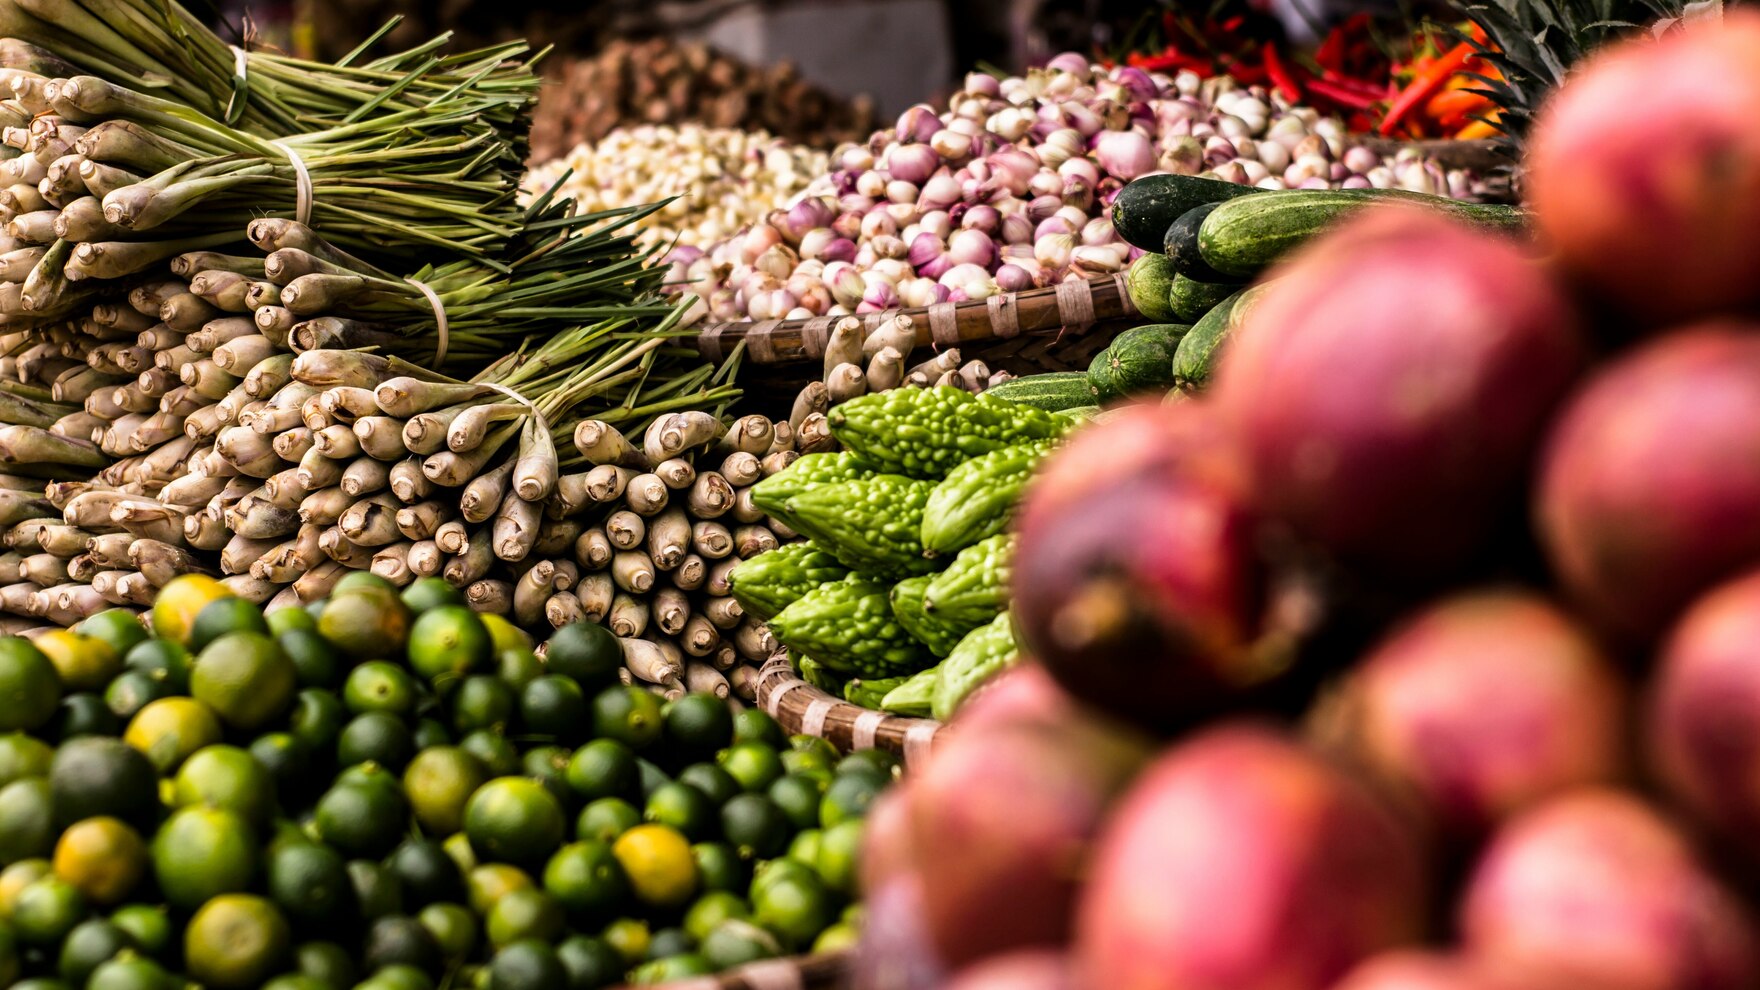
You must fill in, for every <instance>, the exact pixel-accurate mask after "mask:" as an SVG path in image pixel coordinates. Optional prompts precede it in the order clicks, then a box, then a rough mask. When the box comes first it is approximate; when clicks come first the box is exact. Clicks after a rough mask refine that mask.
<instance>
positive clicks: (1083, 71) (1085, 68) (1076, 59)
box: [1045, 52, 1094, 79]
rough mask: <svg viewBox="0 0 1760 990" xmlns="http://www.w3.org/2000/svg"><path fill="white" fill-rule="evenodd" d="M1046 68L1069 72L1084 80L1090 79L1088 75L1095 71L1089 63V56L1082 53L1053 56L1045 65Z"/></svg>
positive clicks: (1064, 53) (1065, 53)
mask: <svg viewBox="0 0 1760 990" xmlns="http://www.w3.org/2000/svg"><path fill="white" fill-rule="evenodd" d="M1045 68H1047V69H1051V70H1053V71H1055V72H1068V73H1070V74H1071V75H1074V76H1077V77H1079V78H1082V79H1086V78H1088V75H1089V74H1090V73H1091V72H1093V71H1094V67H1093V65H1092V63H1090V62H1089V61H1088V56H1086V55H1083V54H1082V53H1080V52H1059V53H1058V54H1056V55H1053V56H1051V58H1050V60H1048V61H1047V62H1046V63H1045Z"/></svg>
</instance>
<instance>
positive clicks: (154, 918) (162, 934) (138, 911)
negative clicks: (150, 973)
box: [110, 904, 171, 956]
mask: <svg viewBox="0 0 1760 990" xmlns="http://www.w3.org/2000/svg"><path fill="white" fill-rule="evenodd" d="M110 920H111V921H112V922H114V923H115V924H116V927H118V928H121V929H122V930H123V931H125V932H127V933H128V937H129V938H130V939H131V940H132V941H133V942H134V945H135V948H137V949H139V950H140V951H142V952H144V953H146V954H147V955H149V956H157V955H160V954H162V953H164V951H165V949H166V947H167V946H169V945H170V944H171V919H170V918H169V917H167V916H166V913H165V909H164V908H163V907H159V906H157V905H153V904H124V905H123V906H121V907H119V908H117V909H116V910H115V911H114V912H113V913H112V914H111V915H110Z"/></svg>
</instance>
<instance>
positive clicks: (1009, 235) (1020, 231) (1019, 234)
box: [1002, 213, 1033, 244]
mask: <svg viewBox="0 0 1760 990" xmlns="http://www.w3.org/2000/svg"><path fill="white" fill-rule="evenodd" d="M1002 240H1003V241H1004V242H1005V243H1008V244H1028V243H1031V242H1032V240H1033V222H1032V221H1031V220H1028V219H1027V218H1026V217H1025V216H1022V215H1021V214H1019V213H1011V214H1009V215H1008V216H1005V217H1003V218H1002Z"/></svg>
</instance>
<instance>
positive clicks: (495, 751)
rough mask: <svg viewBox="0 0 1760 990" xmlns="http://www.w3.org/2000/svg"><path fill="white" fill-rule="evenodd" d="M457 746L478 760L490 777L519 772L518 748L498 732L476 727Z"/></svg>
mask: <svg viewBox="0 0 1760 990" xmlns="http://www.w3.org/2000/svg"><path fill="white" fill-rule="evenodd" d="M458 748H459V749H462V750H464V751H465V752H467V753H469V754H471V755H472V756H474V757H476V758H477V759H478V760H480V761H481V762H482V764H483V766H484V767H485V768H487V769H488V771H489V775H490V776H491V777H512V776H516V775H517V774H518V773H519V770H520V762H519V749H518V748H516V747H515V746H514V745H513V743H511V742H508V741H507V737H506V736H503V735H502V734H501V733H500V732H497V731H495V730H492V729H478V730H477V731H476V732H473V733H471V734H470V735H467V736H465V737H464V738H463V739H460V740H459V741H458Z"/></svg>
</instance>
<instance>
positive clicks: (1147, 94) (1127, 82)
mask: <svg viewBox="0 0 1760 990" xmlns="http://www.w3.org/2000/svg"><path fill="white" fill-rule="evenodd" d="M1112 79H1113V81H1114V82H1117V83H1118V84H1120V85H1122V86H1123V87H1124V88H1125V91H1126V92H1128V93H1130V95H1131V99H1132V100H1153V99H1155V98H1157V97H1159V96H1160V95H1161V87H1160V86H1158V85H1156V84H1155V80H1154V78H1153V77H1151V76H1150V75H1149V74H1148V73H1147V72H1144V71H1143V70H1142V69H1139V68H1137V67H1136V66H1134V65H1125V66H1120V67H1118V68H1116V69H1113V70H1112Z"/></svg>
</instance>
